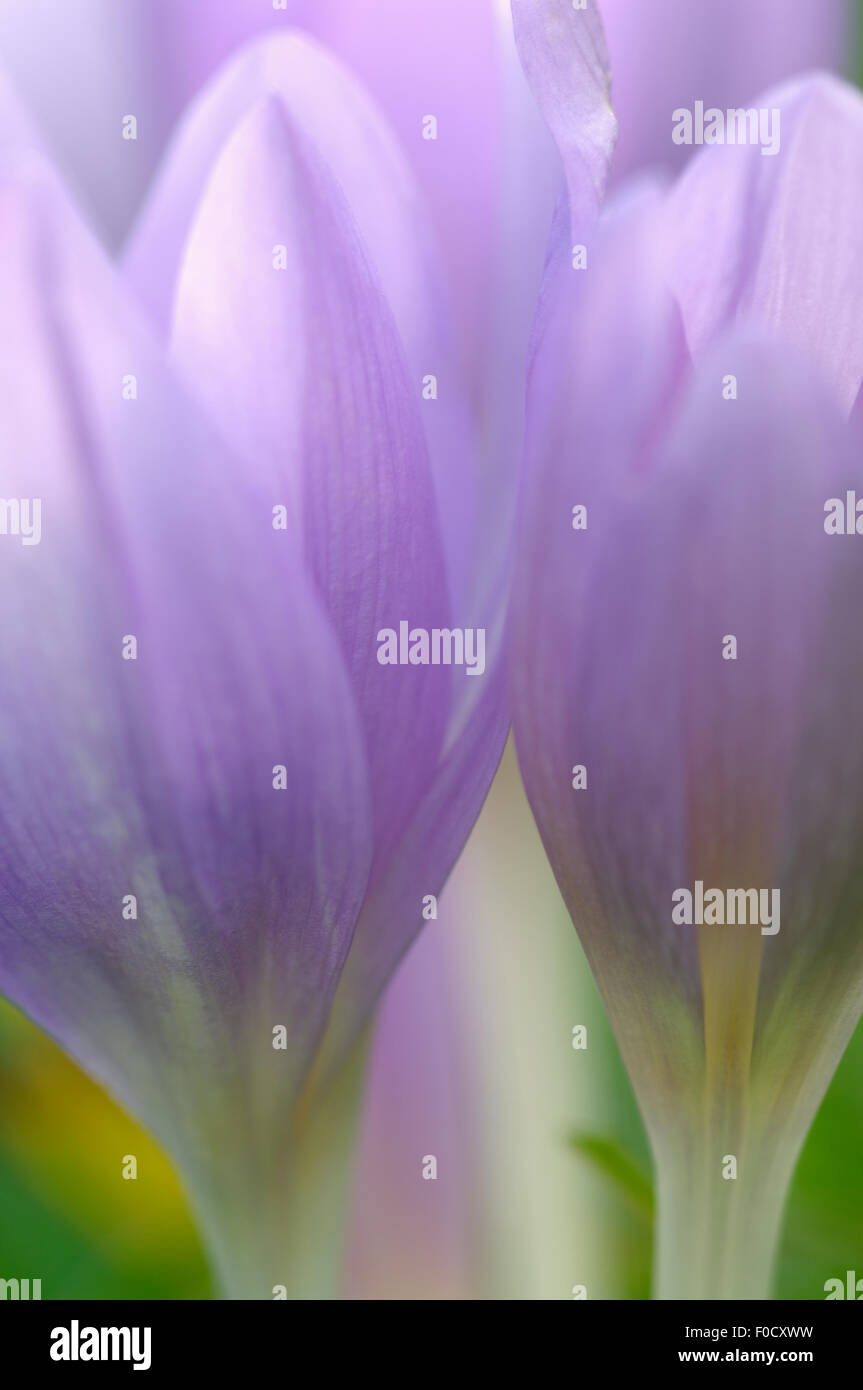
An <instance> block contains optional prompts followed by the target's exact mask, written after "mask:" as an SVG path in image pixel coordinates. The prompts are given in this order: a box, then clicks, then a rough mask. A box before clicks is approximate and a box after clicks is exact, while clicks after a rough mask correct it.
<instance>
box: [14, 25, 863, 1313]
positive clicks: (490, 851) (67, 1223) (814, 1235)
mask: <svg viewBox="0 0 863 1390" xmlns="http://www.w3.org/2000/svg"><path fill="white" fill-rule="evenodd" d="M859 11H860V22H859V24H858V43H857V58H856V67H857V72H858V76H859V79H860V82H861V85H863V0H859ZM490 862H493V863H494V865H495V873H496V875H497V890H498V903H497V906H496V907H495V909H494V914H491V909H489V912H490V915H494V921H490V922H489V923H487V924H486V928H485V930H486V933H487V935H488V938H489V942H488V945H487V946H485V947H484V946H483V945H482V929H480V930H479V932H478V936H477V940H479V942H480V946H479V947H478V948H477V949H476V950H475V952H474V957H473V958H472V959H471V962H470V972H471V974H472V976H473V978H474V984H473V986H472V988H473V991H474V998H473V1001H472V1002H473V1004H474V1005H475V1004H476V1002H477V999H476V991H477V989H479V990H480V991H482V989H483V984H482V977H483V974H484V971H485V973H486V975H487V978H488V984H487V986H486V989H487V997H486V998H485V999H482V998H480V1000H479V1003H480V1007H481V1008H483V1007H487V1009H488V1013H489V1015H490V1016H494V1014H495V1013H497V1014H498V1015H500V1014H501V1013H503V1014H504V1022H503V1026H504V1027H506V1018H507V1017H512V1016H514V1015H512V1014H507V1013H506V1012H505V1010H509V1011H512V1010H519V1009H521V1008H522V1007H523V1008H524V1010H525V1011H526V1013H528V1014H529V1013H530V1011H531V1010H536V1007H537V1004H536V994H537V979H538V978H539V979H540V982H541V978H542V971H543V970H545V972H546V976H547V981H548V991H549V997H551V995H558V996H559V995H560V994H561V992H563V994H564V995H566V996H567V997H568V999H569V1001H570V1002H569V1003H568V1004H564V1005H563V1006H562V1008H563V1012H562V1013H561V1015H560V1020H561V1028H563V1027H568V1020H569V1019H570V1018H571V1019H576V1018H577V1019H579V1020H583V1021H589V1027H590V1032H591V1052H592V1055H593V1056H594V1057H598V1058H600V1059H601V1064H600V1066H599V1068H598V1070H595V1071H594V1072H593V1075H592V1079H591V1083H590V1085H591V1087H592V1091H593V1095H592V1097H591V1096H588V1097H586V1096H585V1088H584V1085H583V1083H578V1084H577V1083H576V1081H575V1079H573V1082H572V1096H571V1117H570V1120H569V1121H568V1122H567V1123H563V1124H561V1123H560V1122H559V1121H560V1104H559V1101H558V1102H556V1109H554V1113H553V1118H551V1119H550V1118H549V1115H550V1114H551V1109H550V1108H549V1115H546V1116H545V1120H546V1121H547V1124H546V1129H547V1134H546V1133H545V1131H543V1133H542V1134H541V1135H540V1143H539V1147H538V1148H537V1147H534V1148H533V1149H531V1150H530V1151H529V1156H528V1158H527V1160H526V1161H527V1162H529V1163H535V1164H536V1166H537V1171H536V1173H535V1178H536V1181H537V1182H538V1183H539V1184H542V1182H543V1174H542V1172H541V1171H539V1168H540V1165H541V1164H542V1155H543V1153H544V1152H546V1153H547V1155H548V1158H549V1162H552V1161H553V1163H554V1164H556V1165H557V1170H558V1171H559V1170H560V1161H561V1157H562V1156H564V1157H565V1161H566V1164H567V1165H569V1168H570V1169H571V1181H572V1194H573V1202H574V1209H575V1211H576V1214H577V1215H576V1220H575V1226H574V1227H572V1228H570V1227H567V1228H566V1229H564V1230H563V1231H562V1234H560V1236H559V1239H560V1240H564V1241H566V1240H569V1239H570V1238H571V1234H572V1229H576V1230H577V1229H578V1227H579V1224H580V1218H579V1217H578V1213H579V1212H581V1211H583V1212H584V1214H585V1226H587V1225H588V1224H590V1223H591V1222H592V1225H591V1228H590V1235H589V1237H587V1236H586V1237H585V1240H586V1241H587V1243H588V1244H589V1245H590V1252H589V1254H587V1255H585V1257H584V1259H585V1263H586V1267H589V1268H590V1269H591V1270H592V1271H594V1276H595V1277H594V1279H593V1286H592V1287H591V1290H590V1296H599V1297H606V1298H609V1297H610V1298H635V1299H641V1298H647V1297H648V1296H649V1288H650V1259H651V1220H652V1178H651V1171H650V1158H649V1154H648V1149H647V1144H646V1140H645V1136H644V1131H643V1128H642V1125H641V1121H640V1118H639V1115H638V1112H637V1109H636V1106H635V1102H634V1099H633V1095H632V1090H631V1087H630V1085H629V1081H628V1078H627V1076H626V1073H625V1071H624V1069H623V1067H622V1065H621V1063H620V1060H619V1057H618V1055H617V1051H616V1047H615V1044H614V1040H613V1038H612V1036H611V1033H610V1030H609V1028H608V1024H607V1022H606V1021H605V1016H604V1013H603V1009H602V1006H601V1004H600V1001H599V999H598V996H597V994H596V991H595V989H594V986H593V984H592V981H591V980H590V976H589V973H588V971H587V967H586V964H585V962H584V960H583V957H582V955H581V951H580V948H579V947H578V945H577V942H576V938H575V934H574V932H573V931H572V927H571V925H570V924H569V921H568V919H567V918H566V914H565V912H564V909H563V907H562V905H560V903H559V901H557V902H555V899H556V890H555V889H554V886H553V884H552V883H551V882H550V880H549V881H548V882H543V884H542V890H541V891H540V892H539V893H538V894H537V892H536V891H535V885H536V883H537V881H538V879H539V878H541V877H542V876H543V875H546V876H547V870H546V869H545V867H544V861H543V859H542V855H541V851H540V850H539V849H538V843H537V842H536V839H535V835H534V833H533V829H532V825H531V822H530V819H529V813H528V812H527V810H526V807H525V805H524V802H523V797H522V794H521V792H520V788H519V785H518V779H517V776H516V774H515V771H514V767H513V760H512V757H511V754H510V755H509V756H508V758H507V762H506V765H505V767H504V769H503V772H502V775H501V777H500V778H499V780H498V783H497V784H496V787H495V789H494V792H493V795H492V798H491V800H490V804H489V806H488V807H487V808H486V811H485V812H484V813H483V817H482V819H481V821H480V825H479V826H478V829H477V832H476V833H475V836H474V840H473V841H472V842H471V845H470V846H469V847H468V849H467V851H466V853H465V856H464V859H463V861H462V864H461V865H460V868H459V872H458V880H459V883H460V884H463V883H464V881H465V879H466V878H468V879H472V891H471V893H470V894H469V895H468V896H469V898H470V900H471V901H470V908H468V906H467V899H466V897H465V895H464V893H463V892H462V893H461V902H462V905H463V916H464V920H463V921H462V922H461V923H459V924H458V929H459V931H460V932H461V933H464V932H468V931H470V930H471V929H472V928H473V927H475V926H477V922H476V916H477V906H476V905H477V903H480V904H481V903H482V902H483V899H484V885H487V883H488V878H487V874H488V871H489V864H490ZM531 875H532V876H533V877H532V878H531ZM502 876H503V877H502ZM526 880H528V881H530V882H531V884H532V888H531V892H532V894H533V898H532V900H533V901H536V899H537V896H538V897H539V900H540V902H541V904H543V906H542V909H541V912H540V914H539V915H540V916H545V917H547V918H548V919H549V920H547V921H546V920H543V921H538V920H537V917H536V916H534V918H533V920H532V921H530V922H529V923H527V922H526V921H525V920H524V917H523V914H520V913H519V910H518V907H517V890H518V888H519V887H520V886H521V885H523V883H524V882H525V881H526ZM459 891H461V890H459V889H458V887H457V890H456V892H457V896H456V905H455V908H454V909H453V911H454V912H455V915H456V916H457V915H458V910H459V901H460V899H459V897H458V893H459ZM510 897H511V898H512V901H513V904H515V905H514V906H513V907H511V908H510V914H511V920H510V921H509V922H504V921H502V920H501V917H502V914H503V913H504V912H505V909H502V908H501V907H500V902H501V901H502V900H503V901H506V900H507V899H509V898H510ZM549 902H550V903H551V906H550V907H549V906H548V903H549ZM468 919H469V920H468ZM480 928H481V924H480ZM528 929H529V931H530V937H531V942H532V948H531V949H532V958H535V957H536V955H537V953H539V965H538V967H537V969H538V971H539V977H538V976H537V973H536V972H534V974H533V975H531V976H530V977H527V976H525V977H524V978H522V977H521V975H520V971H519V969H516V970H514V972H513V974H514V976H515V977H516V978H515V979H514V981H512V980H511V981H510V982H509V984H508V985H504V984H502V982H501V980H500V978H499V977H495V976H494V970H493V968H491V967H493V966H494V965H496V964H498V963H499V952H500V950H501V949H506V945H507V943H506V934H507V932H509V934H510V938H511V942H517V941H519V940H520V939H523V938H524V935H525V933H526V932H527V931H528ZM545 933H547V936H546V935H544V934H545ZM545 941H547V942H548V943H549V951H548V960H547V963H544V962H543V958H542V952H543V950H544V942H545ZM483 950H485V951H486V952H487V954H486V957H485V960H483V957H482V952H483ZM477 951H478V954H477ZM495 952H497V953H498V957H497V960H496V961H495V960H494V958H493V954H492V953H495ZM477 979H478V980H479V983H477ZM540 988H541V983H540ZM504 989H506V990H507V991H508V997H507V998H506V999H505V1000H503V999H502V998H501V992H502V990H504ZM519 990H521V991H522V996H523V997H522V998H521V999H520V998H519ZM529 996H530V997H529ZM468 1027H469V1022H468ZM462 1031H463V1032H464V1031H465V1030H464V1029H462ZM529 1031H530V1030H528V1032H529ZM537 1047H538V1053H537V1056H536V1057H535V1058H528V1059H527V1062H528V1070H529V1068H530V1065H533V1067H534V1069H535V1072H536V1074H541V1073H543V1071H544V1070H548V1068H549V1067H550V1066H558V1065H559V1062H558V1059H555V1061H554V1062H553V1063H549V1059H548V1057H547V1056H544V1055H541V1053H540V1051H539V1048H540V1045H539V1044H537ZM491 1065H494V1063H492V1064H491ZM499 1065H500V1066H503V1062H502V1061H501V1062H500V1063H499ZM566 1084H567V1085H568V1083H566ZM501 1090H502V1094H503V1096H504V1102H503V1103H504V1105H505V1104H506V1095H507V1088H506V1082H505V1078H504V1081H503V1084H502V1086H501ZM558 1092H560V1088H558ZM563 1094H564V1096H567V1095H568V1091H566V1090H564V1092H563ZM519 1103H523V1102H519ZM543 1103H545V1102H543V1101H540V1102H539V1104H540V1105H542V1104H543ZM564 1103H565V1104H567V1103H568V1102H566V1101H565V1102H564ZM537 1113H540V1114H541V1112H537V1111H536V1110H534V1112H533V1117H532V1118H531V1117H530V1116H527V1117H526V1120H527V1123H538V1124H539V1126H540V1128H541V1129H542V1124H543V1120H542V1118H541V1119H540V1120H539V1121H537V1119H536V1116H537ZM597 1117H599V1122H598V1123H597ZM543 1145H544V1146H545V1148H543ZM129 1154H132V1155H135V1157H136V1159H137V1164H138V1178H137V1180H136V1181H134V1182H129V1181H124V1180H123V1178H122V1168H123V1161H124V1156H125V1155H129ZM565 1171H566V1170H565ZM480 1180H481V1179H480ZM498 1188H499V1189H500V1190H499V1191H498V1192H497V1194H496V1196H495V1197H494V1198H493V1199H491V1200H486V1202H485V1206H486V1210H485V1212H484V1219H485V1221H486V1224H487V1226H488V1227H491V1228H494V1226H495V1224H496V1223H501V1224H503V1225H505V1224H506V1219H505V1213H504V1212H503V1211H502V1210H501V1209H500V1204H502V1203H503V1202H505V1201H506V1200H507V1198H506V1193H505V1184H504V1185H503V1186H502V1185H501V1181H500V1180H499V1181H498ZM501 1192H503V1194H504V1195H503V1196H501ZM510 1195H511V1194H510ZM495 1202H497V1203H498V1204H499V1205H498V1206H497V1207H496V1206H495ZM486 1244H488V1234H487V1232H486ZM480 1245H482V1241H480ZM534 1253H535V1257H536V1258H539V1259H540V1260H541V1259H542V1249H541V1248H540V1250H539V1252H538V1254H537V1253H536V1252H534ZM417 1259H418V1260H419V1259H421V1252H417ZM496 1261H497V1263H498V1265H499V1262H500V1254H499V1251H498V1252H497V1255H496ZM849 1269H852V1270H857V1271H858V1274H859V1275H860V1276H861V1277H863V1024H861V1026H860V1027H858V1029H857V1032H856V1034H855V1036H854V1039H853V1040H852V1043H851V1045H850V1046H849V1048H848V1050H847V1052H846V1054H845V1057H844V1059H843V1061H842V1063H841V1065H840V1067H839V1070H838V1072H837V1074H836V1076H835V1078H834V1080H833V1083H832V1085H831V1087H830V1089H829V1091H828V1094H827V1096H826V1098H825V1100H824V1103H823V1104H822V1106H821V1110H820V1112H819V1114H818V1117H817V1119H816V1122H815V1125H814V1127H813V1129H812V1131H811V1133H810V1135H809V1138H808V1140H807V1143H806V1146H805V1148H804V1151H803V1154H802V1157H801V1160H800V1163H799V1165H798V1168H797V1172H796V1175H795V1179H794V1184H793V1189H792V1193H791V1197H790V1201H789V1205H788V1210H787V1216H786V1222H785V1230H784V1237H783V1242H782V1249H781V1255H780V1261H779V1268H778V1279H777V1285H776V1289H775V1293H776V1296H777V1297H779V1298H786V1299H812V1298H814V1299H822V1298H823V1297H824V1293H823V1287H824V1282H825V1280H826V1279H828V1278H831V1277H834V1276H838V1277H840V1278H844V1275H845V1271H846V1270H849ZM474 1274H475V1282H474V1291H475V1294H476V1296H480V1297H482V1296H485V1294H486V1291H487V1290H488V1289H489V1288H495V1287H496V1288H498V1289H500V1290H501V1293H502V1296H507V1295H506V1293H505V1292H503V1290H505V1288H506V1279H505V1278H503V1277H502V1275H501V1271H500V1269H499V1268H497V1269H496V1270H495V1277H494V1278H492V1277H490V1275H489V1271H488V1270H486V1271H485V1272H484V1273H483V1272H482V1271H478V1272H477V1271H474ZM3 1277H5V1278H15V1277H18V1278H27V1277H30V1278H41V1279H42V1286H43V1297H45V1298H52V1299H63V1298H71V1299H75V1298H85V1299H171V1300H174V1299H199V1298H209V1297H211V1296H212V1286H211V1281H210V1276H209V1273H208V1270H207V1266H206V1262H205V1259H204V1255H203V1252H202V1248H201V1243H200V1240H199V1237H198V1234H197V1232H196V1230H195V1226H194V1224H193V1221H192V1219H191V1217H190V1214H189V1210H188V1207H187V1204H186V1201H185V1198H184V1195H183V1192H182V1190H181V1187H180V1184H179V1181H178V1179H177V1177H176V1175H175V1173H174V1171H173V1169H172V1167H171V1165H170V1164H169V1162H168V1161H167V1159H166V1158H165V1157H164V1156H163V1154H162V1153H161V1152H160V1151H159V1149H158V1148H157V1147H156V1145H155V1144H154V1143H153V1141H152V1140H151V1139H150V1138H149V1137H148V1136H147V1135H146V1134H145V1133H144V1131H142V1130H141V1129H140V1128H139V1127H138V1126H137V1125H136V1124H135V1122H134V1121H133V1120H132V1119H131V1118H130V1117H129V1116H128V1115H126V1114H125V1113H124V1112H123V1111H122V1110H120V1109H119V1108H118V1107H117V1106H116V1105H114V1103H113V1102H112V1101H111V1100H110V1099H109V1098H108V1097H107V1096H106V1095H105V1094H104V1093H103V1092H102V1091H101V1089H100V1088H99V1087H98V1086H96V1085H95V1084H94V1083H93V1082H92V1081H90V1080H89V1078H88V1077H86V1076H85V1075H84V1074H83V1073H82V1072H81V1071H80V1069H79V1068H77V1067H76V1066H75V1065H74V1063H72V1062H71V1061H69V1059H68V1058H67V1057H66V1056H65V1055H64V1054H63V1053H62V1052H61V1051H60V1049H59V1048H58V1047H56V1046H55V1044H54V1043H53V1042H52V1041H51V1040H50V1039H49V1038H47V1037H46V1036H45V1035H44V1034H42V1033H41V1032H40V1031H39V1030H38V1029H37V1028H35V1027H34V1026H33V1025H32V1024H31V1023H30V1022H29V1021H28V1020H26V1019H24V1018H23V1017H22V1016H21V1015H20V1014H19V1013H18V1012H17V1011H16V1010H14V1009H13V1008H12V1007H11V1006H9V1005H8V1004H6V1003H4V1002H3V1001H0V1278H3ZM383 1286H384V1287H386V1280H385V1279H384V1280H383ZM360 1296H361V1295H360ZM444 1296H446V1295H445V1294H444ZM493 1296H494V1295H493ZM522 1296H524V1295H522ZM527 1296H530V1294H529V1293H528V1294H527ZM534 1296H545V1295H544V1294H535V1295H534ZM559 1296H560V1297H567V1292H566V1291H565V1290H561V1293H560V1295H559Z"/></svg>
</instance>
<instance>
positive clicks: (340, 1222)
mask: <svg viewBox="0 0 863 1390" xmlns="http://www.w3.org/2000/svg"><path fill="white" fill-rule="evenodd" d="M365 1054H366V1049H365V1047H362V1046H361V1047H359V1048H357V1049H356V1051H355V1053H354V1055H353V1056H352V1057H351V1059H350V1061H349V1062H348V1063H347V1064H346V1065H345V1067H344V1068H343V1070H342V1071H341V1072H340V1074H339V1075H338V1076H337V1077H336V1078H335V1080H334V1081H333V1082H332V1083H331V1084H330V1085H329V1086H328V1087H327V1089H326V1090H325V1091H324V1092H323V1093H321V1094H317V1095H315V1097H314V1099H313V1100H312V1101H311V1102H309V1103H308V1105H307V1106H306V1107H305V1109H304V1112H303V1113H301V1114H300V1115H298V1116H297V1117H296V1121H295V1123H294V1124H293V1125H292V1128H291V1135H290V1139H289V1141H288V1142H286V1143H285V1144H284V1145H283V1146H282V1147H281V1150H280V1152H279V1153H278V1155H277V1156H276V1157H274V1158H273V1159H272V1160H269V1161H267V1162H266V1163H264V1164H262V1163H261V1162H260V1161H259V1160H255V1159H253V1158H252V1157H251V1156H250V1155H249V1154H248V1153H247V1152H246V1150H245V1147H244V1135H243V1133H242V1132H241V1130H240V1131H239V1132H235V1133H232V1134H227V1135H225V1138H224V1146H223V1147H222V1148H220V1150H219V1152H216V1153H213V1154H210V1155H208V1156H207V1159H208V1161H206V1162H205V1163H204V1164H203V1165H202V1168H201V1172H200V1175H199V1179H198V1180H197V1181H195V1179H194V1178H192V1179H191V1183H190V1185H191V1188H192V1193H191V1195H192V1202H193V1205H194V1206H195V1207H196V1209H197V1211H198V1212H199V1215H200V1218H201V1228H202V1235H203V1238H204V1241H205V1243H206V1245H207V1247H208V1250H209V1253H210V1259H211V1263H212V1267H213V1272H214V1276H215V1279H216V1282H217V1286H218V1288H219V1291H220V1296H221V1297H222V1298H225V1299H246V1300H249V1299H255V1300H259V1299H264V1300H271V1299H274V1298H276V1297H278V1296H280V1297H287V1298H288V1299H289V1300H296V1299H302V1300H304V1299H314V1300H328V1299H335V1298H338V1297H339V1295H340V1285H341V1278H342V1263H343V1253H344V1249H343V1247H344V1239H345V1230H346V1221H347V1215H348V1203H349V1196H350V1184H351V1178H352V1174H353V1166H354V1154H355V1147H356V1144H355V1140H356V1130H357V1121H358V1114H359V1102H360V1096H361V1091H362V1081H363V1076H364V1069H365ZM282 1289H284V1291H285V1292H284V1293H281V1292H279V1293H276V1292H275V1291H276V1290H279V1291H281V1290H282Z"/></svg>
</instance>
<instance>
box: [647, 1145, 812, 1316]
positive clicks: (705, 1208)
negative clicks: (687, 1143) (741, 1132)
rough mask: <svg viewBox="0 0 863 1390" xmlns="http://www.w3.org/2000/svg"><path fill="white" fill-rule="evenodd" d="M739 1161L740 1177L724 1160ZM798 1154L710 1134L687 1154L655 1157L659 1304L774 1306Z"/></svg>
mask: <svg viewBox="0 0 863 1390" xmlns="http://www.w3.org/2000/svg"><path fill="white" fill-rule="evenodd" d="M731 1153H733V1154H734V1156H735V1157H736V1159H737V1177H736V1178H732V1177H726V1176H723V1169H725V1171H726V1172H728V1171H729V1164H728V1162H727V1158H726V1156H727V1155H730V1154H731ZM795 1159H796V1150H795V1151H794V1153H789V1151H788V1148H787V1146H786V1145H777V1144H776V1143H770V1144H766V1143H760V1142H758V1141H757V1140H756V1139H754V1138H753V1139H749V1140H748V1141H747V1140H746V1139H744V1140H743V1142H742V1143H741V1142H740V1141H739V1140H738V1141H736V1147H734V1148H732V1147H731V1146H728V1147H726V1145H724V1144H723V1143H721V1142H717V1141H716V1136H715V1134H712V1133H711V1131H710V1128H709V1127H705V1129H704V1130H703V1131H702V1133H701V1135H700V1136H698V1137H697V1138H696V1140H695V1143H694V1144H693V1145H692V1147H690V1148H688V1149H684V1148H682V1147H681V1148H678V1149H677V1150H676V1151H675V1152H669V1151H668V1149H665V1150H664V1151H660V1152H659V1153H658V1155H657V1169H658V1194H657V1196H658V1211H657V1227H656V1253H655V1270H654V1297H655V1298H658V1299H723V1300H726V1299H743V1300H752V1299H769V1298H770V1297H771V1293H772V1283H773V1270H774V1265H775V1260H776V1252H777V1247H778V1243H779V1236H780V1232H781V1226H782V1213H783V1209H784V1206H785V1200H786V1197H787V1194H788V1188H789V1185H790V1181H791V1175H792V1171H793V1167H794V1162H795Z"/></svg>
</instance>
